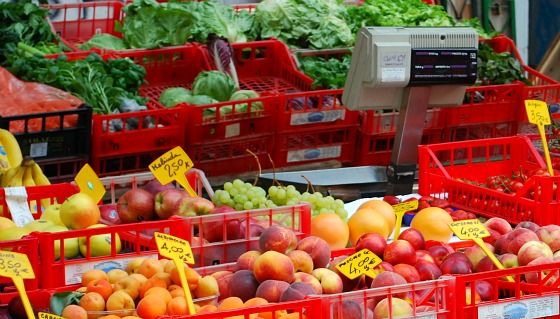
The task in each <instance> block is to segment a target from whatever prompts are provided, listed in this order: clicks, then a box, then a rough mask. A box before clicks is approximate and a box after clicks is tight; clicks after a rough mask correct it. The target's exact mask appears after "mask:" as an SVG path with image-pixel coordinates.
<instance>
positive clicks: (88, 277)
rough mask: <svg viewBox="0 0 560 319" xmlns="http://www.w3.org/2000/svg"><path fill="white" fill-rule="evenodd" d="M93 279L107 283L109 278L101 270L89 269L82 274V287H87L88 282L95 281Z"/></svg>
mask: <svg viewBox="0 0 560 319" xmlns="http://www.w3.org/2000/svg"><path fill="white" fill-rule="evenodd" d="M95 279H105V280H107V281H109V277H108V276H107V273H106V272H104V271H103V270H101V269H90V270H86V271H85V272H84V273H83V274H82V286H84V287H87V285H88V284H89V282H90V281H92V280H95Z"/></svg>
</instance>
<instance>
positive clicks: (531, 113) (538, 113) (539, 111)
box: [525, 100, 554, 176]
mask: <svg viewBox="0 0 560 319" xmlns="http://www.w3.org/2000/svg"><path fill="white" fill-rule="evenodd" d="M525 110H526V111H527V118H528V119H529V123H532V124H535V125H537V128H538V129H539V134H540V136H541V141H542V147H543V151H544V159H545V161H546V166H547V167H548V172H549V173H550V176H554V170H553V169H552V162H551V160H550V152H549V151H548V142H547V141H546V134H545V132H544V126H545V125H550V124H551V122H550V114H549V112H548V105H546V102H544V101H538V100H525Z"/></svg>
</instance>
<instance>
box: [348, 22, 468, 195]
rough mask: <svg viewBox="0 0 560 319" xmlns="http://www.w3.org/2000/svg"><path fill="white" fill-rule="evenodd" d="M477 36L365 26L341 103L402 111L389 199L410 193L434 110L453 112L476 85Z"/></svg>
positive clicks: (441, 30) (389, 168)
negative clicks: (428, 119)
mask: <svg viewBox="0 0 560 319" xmlns="http://www.w3.org/2000/svg"><path fill="white" fill-rule="evenodd" d="M477 51H478V33H477V32H476V31H475V30H474V29H473V28H470V27H451V28H439V27H426V28H404V27H396V28H395V27H365V28H362V29H360V31H359V32H358V35H357V39H356V45H355V46H354V51H353V53H352V60H351V64H350V71H349V72H348V77H347V79H346V84H345V87H344V92H343V95H342V102H343V103H344V105H345V106H346V107H347V108H348V109H354V110H376V109H377V110H379V109H398V110H399V114H400V115H399V120H398V125H397V131H396V134H395V140H394V144H393V153H392V158H391V164H390V165H389V166H387V170H386V173H387V189H386V194H387V195H406V194H411V193H412V190H413V185H414V179H415V173H416V165H417V162H418V145H419V144H420V143H421V140H422V132H423V130H424V125H425V123H424V121H425V118H426V114H427V110H428V108H430V107H453V106H459V105H461V104H462V102H463V98H464V95H465V90H466V88H467V87H468V86H470V85H472V84H473V83H474V82H475V81H476V67H477Z"/></svg>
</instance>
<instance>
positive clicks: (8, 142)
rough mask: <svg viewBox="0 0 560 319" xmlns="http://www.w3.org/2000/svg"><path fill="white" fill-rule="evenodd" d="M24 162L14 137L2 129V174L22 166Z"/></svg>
mask: <svg viewBox="0 0 560 319" xmlns="http://www.w3.org/2000/svg"><path fill="white" fill-rule="evenodd" d="M22 160H23V155H22V153H21V149H20V147H19V144H18V141H17V140H16V138H15V137H14V135H13V134H12V133H10V131H8V130H5V129H1V128H0V173H5V172H6V171H7V170H8V169H9V168H11V167H16V166H18V165H20V164H21V162H22Z"/></svg>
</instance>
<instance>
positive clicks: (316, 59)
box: [299, 54, 351, 89]
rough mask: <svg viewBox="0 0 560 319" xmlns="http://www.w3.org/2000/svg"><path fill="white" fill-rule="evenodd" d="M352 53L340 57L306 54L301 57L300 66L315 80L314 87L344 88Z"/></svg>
mask: <svg viewBox="0 0 560 319" xmlns="http://www.w3.org/2000/svg"><path fill="white" fill-rule="evenodd" d="M350 60H351V55H350V54H343V55H342V56H341V57H340V58H335V57H332V58H325V57H322V56H305V57H301V58H300V59H299V63H300V65H299V67H300V69H301V70H302V71H303V73H305V74H306V75H308V76H309V77H311V78H312V79H313V80H314V81H313V84H312V87H313V88H314V89H315V88H323V89H339V88H343V87H344V84H345V83H346V76H347V75H348V71H349V70H350Z"/></svg>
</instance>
